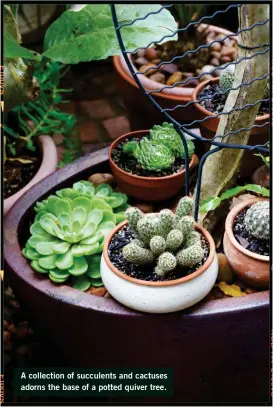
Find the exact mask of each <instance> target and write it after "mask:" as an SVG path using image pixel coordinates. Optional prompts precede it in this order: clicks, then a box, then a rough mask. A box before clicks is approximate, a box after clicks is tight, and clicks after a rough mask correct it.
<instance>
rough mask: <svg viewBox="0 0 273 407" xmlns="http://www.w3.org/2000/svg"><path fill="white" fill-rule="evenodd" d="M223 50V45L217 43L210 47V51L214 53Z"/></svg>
mask: <svg viewBox="0 0 273 407" xmlns="http://www.w3.org/2000/svg"><path fill="white" fill-rule="evenodd" d="M221 48H222V46H221V44H220V43H219V42H215V43H214V44H212V45H211V46H210V49H211V50H212V51H217V52H219V51H221Z"/></svg>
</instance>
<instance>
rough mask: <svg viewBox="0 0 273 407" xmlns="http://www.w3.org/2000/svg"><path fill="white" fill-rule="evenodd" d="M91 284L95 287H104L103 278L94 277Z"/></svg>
mask: <svg viewBox="0 0 273 407" xmlns="http://www.w3.org/2000/svg"><path fill="white" fill-rule="evenodd" d="M91 285H92V286H93V287H103V282H102V280H101V279H100V278H98V279H92V280H91Z"/></svg>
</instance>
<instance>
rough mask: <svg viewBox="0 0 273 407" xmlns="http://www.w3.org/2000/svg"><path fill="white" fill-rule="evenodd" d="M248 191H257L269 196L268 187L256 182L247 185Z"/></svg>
mask: <svg viewBox="0 0 273 407" xmlns="http://www.w3.org/2000/svg"><path fill="white" fill-rule="evenodd" d="M245 188H246V190H247V191H251V192H255V193H256V194H259V195H262V196H269V190H268V189H267V188H264V187H262V186H261V185H255V184H248V185H246V186H245Z"/></svg>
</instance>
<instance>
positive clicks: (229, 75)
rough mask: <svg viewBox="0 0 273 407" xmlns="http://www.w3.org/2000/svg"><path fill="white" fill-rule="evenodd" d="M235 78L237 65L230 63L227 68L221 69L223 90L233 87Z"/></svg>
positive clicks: (220, 79) (220, 82)
mask: <svg viewBox="0 0 273 407" xmlns="http://www.w3.org/2000/svg"><path fill="white" fill-rule="evenodd" d="M234 78H235V65H228V66H227V67H226V68H225V69H223V70H222V71H221V74H220V78H219V84H220V87H221V90H222V92H225V91H227V90H228V89H230V88H232V85H233V82H234Z"/></svg>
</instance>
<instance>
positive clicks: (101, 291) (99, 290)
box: [88, 287, 106, 297]
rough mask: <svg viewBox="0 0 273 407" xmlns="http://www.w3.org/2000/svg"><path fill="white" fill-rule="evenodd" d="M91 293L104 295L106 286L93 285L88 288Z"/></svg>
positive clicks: (98, 295)
mask: <svg viewBox="0 0 273 407" xmlns="http://www.w3.org/2000/svg"><path fill="white" fill-rule="evenodd" d="M88 291H89V292H90V293H91V294H93V295H96V296H97V297H104V295H105V293H106V288H105V287H91V288H90V289H89V290H88Z"/></svg>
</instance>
